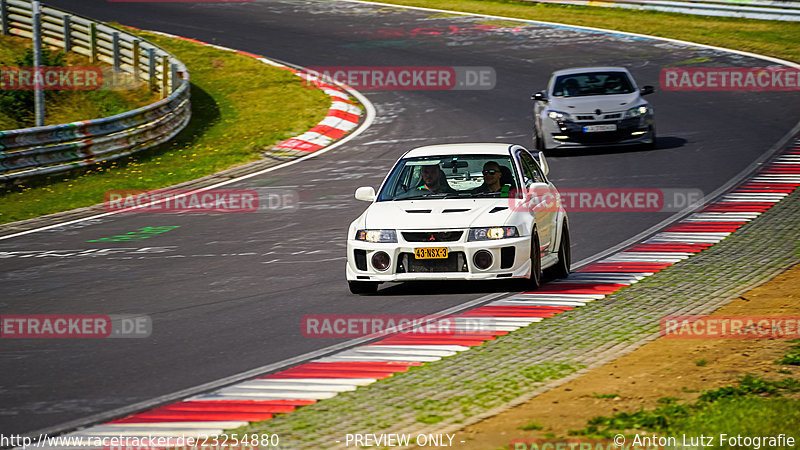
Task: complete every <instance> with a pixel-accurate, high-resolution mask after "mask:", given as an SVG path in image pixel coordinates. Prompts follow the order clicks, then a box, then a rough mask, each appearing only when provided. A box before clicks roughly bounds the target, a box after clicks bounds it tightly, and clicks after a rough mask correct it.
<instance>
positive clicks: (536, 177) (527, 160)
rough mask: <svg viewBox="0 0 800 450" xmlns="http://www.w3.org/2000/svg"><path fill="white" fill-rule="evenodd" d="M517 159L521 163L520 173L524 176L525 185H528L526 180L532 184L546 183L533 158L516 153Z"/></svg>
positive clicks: (521, 152) (523, 153) (525, 153)
mask: <svg viewBox="0 0 800 450" xmlns="http://www.w3.org/2000/svg"><path fill="white" fill-rule="evenodd" d="M517 155H518V156H519V159H520V160H521V161H522V173H523V175H524V176H525V184H528V180H530V181H531V182H533V183H546V182H547V181H545V178H544V175H543V174H542V170H541V169H540V168H539V164H536V161H535V160H534V159H533V157H532V156H531V155H530V154H528V153H527V152H523V151H519V152H517Z"/></svg>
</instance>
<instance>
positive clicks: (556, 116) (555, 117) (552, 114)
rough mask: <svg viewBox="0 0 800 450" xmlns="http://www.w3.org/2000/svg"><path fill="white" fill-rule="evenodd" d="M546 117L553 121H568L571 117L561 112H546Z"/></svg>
mask: <svg viewBox="0 0 800 450" xmlns="http://www.w3.org/2000/svg"><path fill="white" fill-rule="evenodd" d="M547 117H549V118H551V119H553V120H570V119H571V117H570V116H569V113H565V112H561V111H548V112H547Z"/></svg>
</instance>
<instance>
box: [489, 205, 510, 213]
mask: <svg viewBox="0 0 800 450" xmlns="http://www.w3.org/2000/svg"><path fill="white" fill-rule="evenodd" d="M507 209H508V206H495V207H494V208H492V210H491V211H489V214H491V213H496V212H498V211H505V210H507Z"/></svg>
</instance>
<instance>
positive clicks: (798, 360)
mask: <svg viewBox="0 0 800 450" xmlns="http://www.w3.org/2000/svg"><path fill="white" fill-rule="evenodd" d="M790 342H794V343H795V344H796V345H794V346H793V347H792V349H791V350H790V351H789V353H787V354H785V355H783V358H781V359H780V360H778V361H777V363H778V364H781V365H784V366H800V339H793V340H792V341H790ZM790 373H791V372H790Z"/></svg>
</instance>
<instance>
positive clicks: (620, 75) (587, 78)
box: [553, 72, 635, 97]
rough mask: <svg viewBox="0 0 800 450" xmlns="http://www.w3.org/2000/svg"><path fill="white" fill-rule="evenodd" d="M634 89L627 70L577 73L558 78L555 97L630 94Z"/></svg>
mask: <svg viewBox="0 0 800 450" xmlns="http://www.w3.org/2000/svg"><path fill="white" fill-rule="evenodd" d="M634 90H635V89H634V87H633V83H632V82H631V79H630V78H629V77H628V74H626V73H625V72H587V73H575V74H570V75H561V76H559V77H557V78H556V81H555V84H554V85H553V97H587V96H590V95H614V94H630V93H631V92H634Z"/></svg>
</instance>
